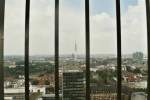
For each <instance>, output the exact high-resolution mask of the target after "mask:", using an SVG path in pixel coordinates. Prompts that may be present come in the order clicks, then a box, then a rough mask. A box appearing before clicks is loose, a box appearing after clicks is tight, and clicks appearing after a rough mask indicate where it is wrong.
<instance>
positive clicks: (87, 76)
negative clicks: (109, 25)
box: [85, 0, 90, 100]
mask: <svg viewBox="0 0 150 100" xmlns="http://www.w3.org/2000/svg"><path fill="white" fill-rule="evenodd" d="M85 32H86V33H85V36H86V100H90V14H89V0H85Z"/></svg>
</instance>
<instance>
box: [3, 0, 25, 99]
mask: <svg viewBox="0 0 150 100" xmlns="http://www.w3.org/2000/svg"><path fill="white" fill-rule="evenodd" d="M24 19H25V0H6V4H5V35H4V59H5V62H4V93H5V97H4V98H5V99H6V100H8V99H15V100H25V96H24V95H25V87H24V81H25V80H24V32H25V22H24Z"/></svg>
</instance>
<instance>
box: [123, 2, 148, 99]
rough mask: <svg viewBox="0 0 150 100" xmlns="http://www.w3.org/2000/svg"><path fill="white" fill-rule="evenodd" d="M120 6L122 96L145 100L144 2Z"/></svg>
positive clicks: (145, 49)
mask: <svg viewBox="0 0 150 100" xmlns="http://www.w3.org/2000/svg"><path fill="white" fill-rule="evenodd" d="M121 6H122V8H121V9H122V92H123V93H122V94H123V95H124V97H123V98H124V100H126V99H127V98H128V99H131V100H147V99H146V93H145V92H146V89H147V31H146V30H147V29H146V8H145V1H144V0H127V1H122V2H121Z"/></svg>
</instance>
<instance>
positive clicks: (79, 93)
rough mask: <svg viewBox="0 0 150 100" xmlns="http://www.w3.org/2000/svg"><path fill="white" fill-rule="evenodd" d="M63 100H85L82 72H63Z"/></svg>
mask: <svg viewBox="0 0 150 100" xmlns="http://www.w3.org/2000/svg"><path fill="white" fill-rule="evenodd" d="M63 100H85V76H84V73H83V72H82V71H79V70H67V71H64V72H63Z"/></svg>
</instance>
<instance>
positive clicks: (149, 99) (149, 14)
mask: <svg viewBox="0 0 150 100" xmlns="http://www.w3.org/2000/svg"><path fill="white" fill-rule="evenodd" d="M146 17H147V51H148V60H147V64H148V79H147V81H148V84H147V93H148V96H147V100H150V1H149V0H146Z"/></svg>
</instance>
